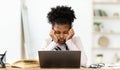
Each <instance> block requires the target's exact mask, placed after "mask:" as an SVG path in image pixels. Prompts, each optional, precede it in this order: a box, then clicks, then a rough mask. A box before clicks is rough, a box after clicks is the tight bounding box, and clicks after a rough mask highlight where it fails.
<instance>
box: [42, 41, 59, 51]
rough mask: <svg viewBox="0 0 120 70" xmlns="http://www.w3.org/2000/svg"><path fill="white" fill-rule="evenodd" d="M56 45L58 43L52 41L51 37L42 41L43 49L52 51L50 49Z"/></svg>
mask: <svg viewBox="0 0 120 70" xmlns="http://www.w3.org/2000/svg"><path fill="white" fill-rule="evenodd" d="M56 46H57V44H56V43H55V42H54V41H52V40H50V39H46V40H45V41H44V42H43V43H42V46H41V48H40V50H41V51H50V50H53V49H54V48H55V47H56Z"/></svg>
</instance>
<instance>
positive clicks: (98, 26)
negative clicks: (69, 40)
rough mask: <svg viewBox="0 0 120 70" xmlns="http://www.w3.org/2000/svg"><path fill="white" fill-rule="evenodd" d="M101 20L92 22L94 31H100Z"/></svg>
mask: <svg viewBox="0 0 120 70" xmlns="http://www.w3.org/2000/svg"><path fill="white" fill-rule="evenodd" d="M100 26H101V22H94V28H95V31H96V32H100Z"/></svg>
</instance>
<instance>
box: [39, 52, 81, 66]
mask: <svg viewBox="0 0 120 70" xmlns="http://www.w3.org/2000/svg"><path fill="white" fill-rule="evenodd" d="M38 54H39V55H38V56H39V63H40V67H41V68H80V62H81V61H80V60H81V58H80V57H81V51H38Z"/></svg>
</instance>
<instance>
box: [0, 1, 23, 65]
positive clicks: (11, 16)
mask: <svg viewBox="0 0 120 70" xmlns="http://www.w3.org/2000/svg"><path fill="white" fill-rule="evenodd" d="M20 40H21V38H20V1H19V0H0V54H2V53H4V52H5V51H6V50H7V54H6V59H7V62H9V63H11V62H13V61H16V60H18V59H20V46H21V44H20V43H21V41H20Z"/></svg>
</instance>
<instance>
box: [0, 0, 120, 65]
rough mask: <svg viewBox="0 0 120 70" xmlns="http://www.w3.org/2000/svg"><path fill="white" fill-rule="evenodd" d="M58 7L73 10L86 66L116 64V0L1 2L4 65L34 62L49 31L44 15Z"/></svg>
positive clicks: (119, 58) (119, 21) (119, 3)
mask: <svg viewBox="0 0 120 70" xmlns="http://www.w3.org/2000/svg"><path fill="white" fill-rule="evenodd" d="M58 5H60V6H61V5H66V6H71V7H72V9H74V11H75V15H76V17H77V19H76V20H75V21H74V22H73V28H74V30H75V34H76V35H79V36H80V37H81V41H82V44H83V46H84V50H85V53H86V55H87V57H88V64H92V63H105V64H120V51H119V50H120V43H119V42H120V0H64V1H62V0H1V1H0V53H4V52H5V51H7V54H6V62H7V63H13V62H14V61H17V60H20V59H38V50H39V48H40V47H41V44H42V41H43V40H44V39H45V38H46V37H47V36H48V35H49V31H50V29H51V25H50V24H49V23H48V21H47V17H46V16H47V13H48V12H49V11H50V9H51V8H52V7H56V6H58Z"/></svg>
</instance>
